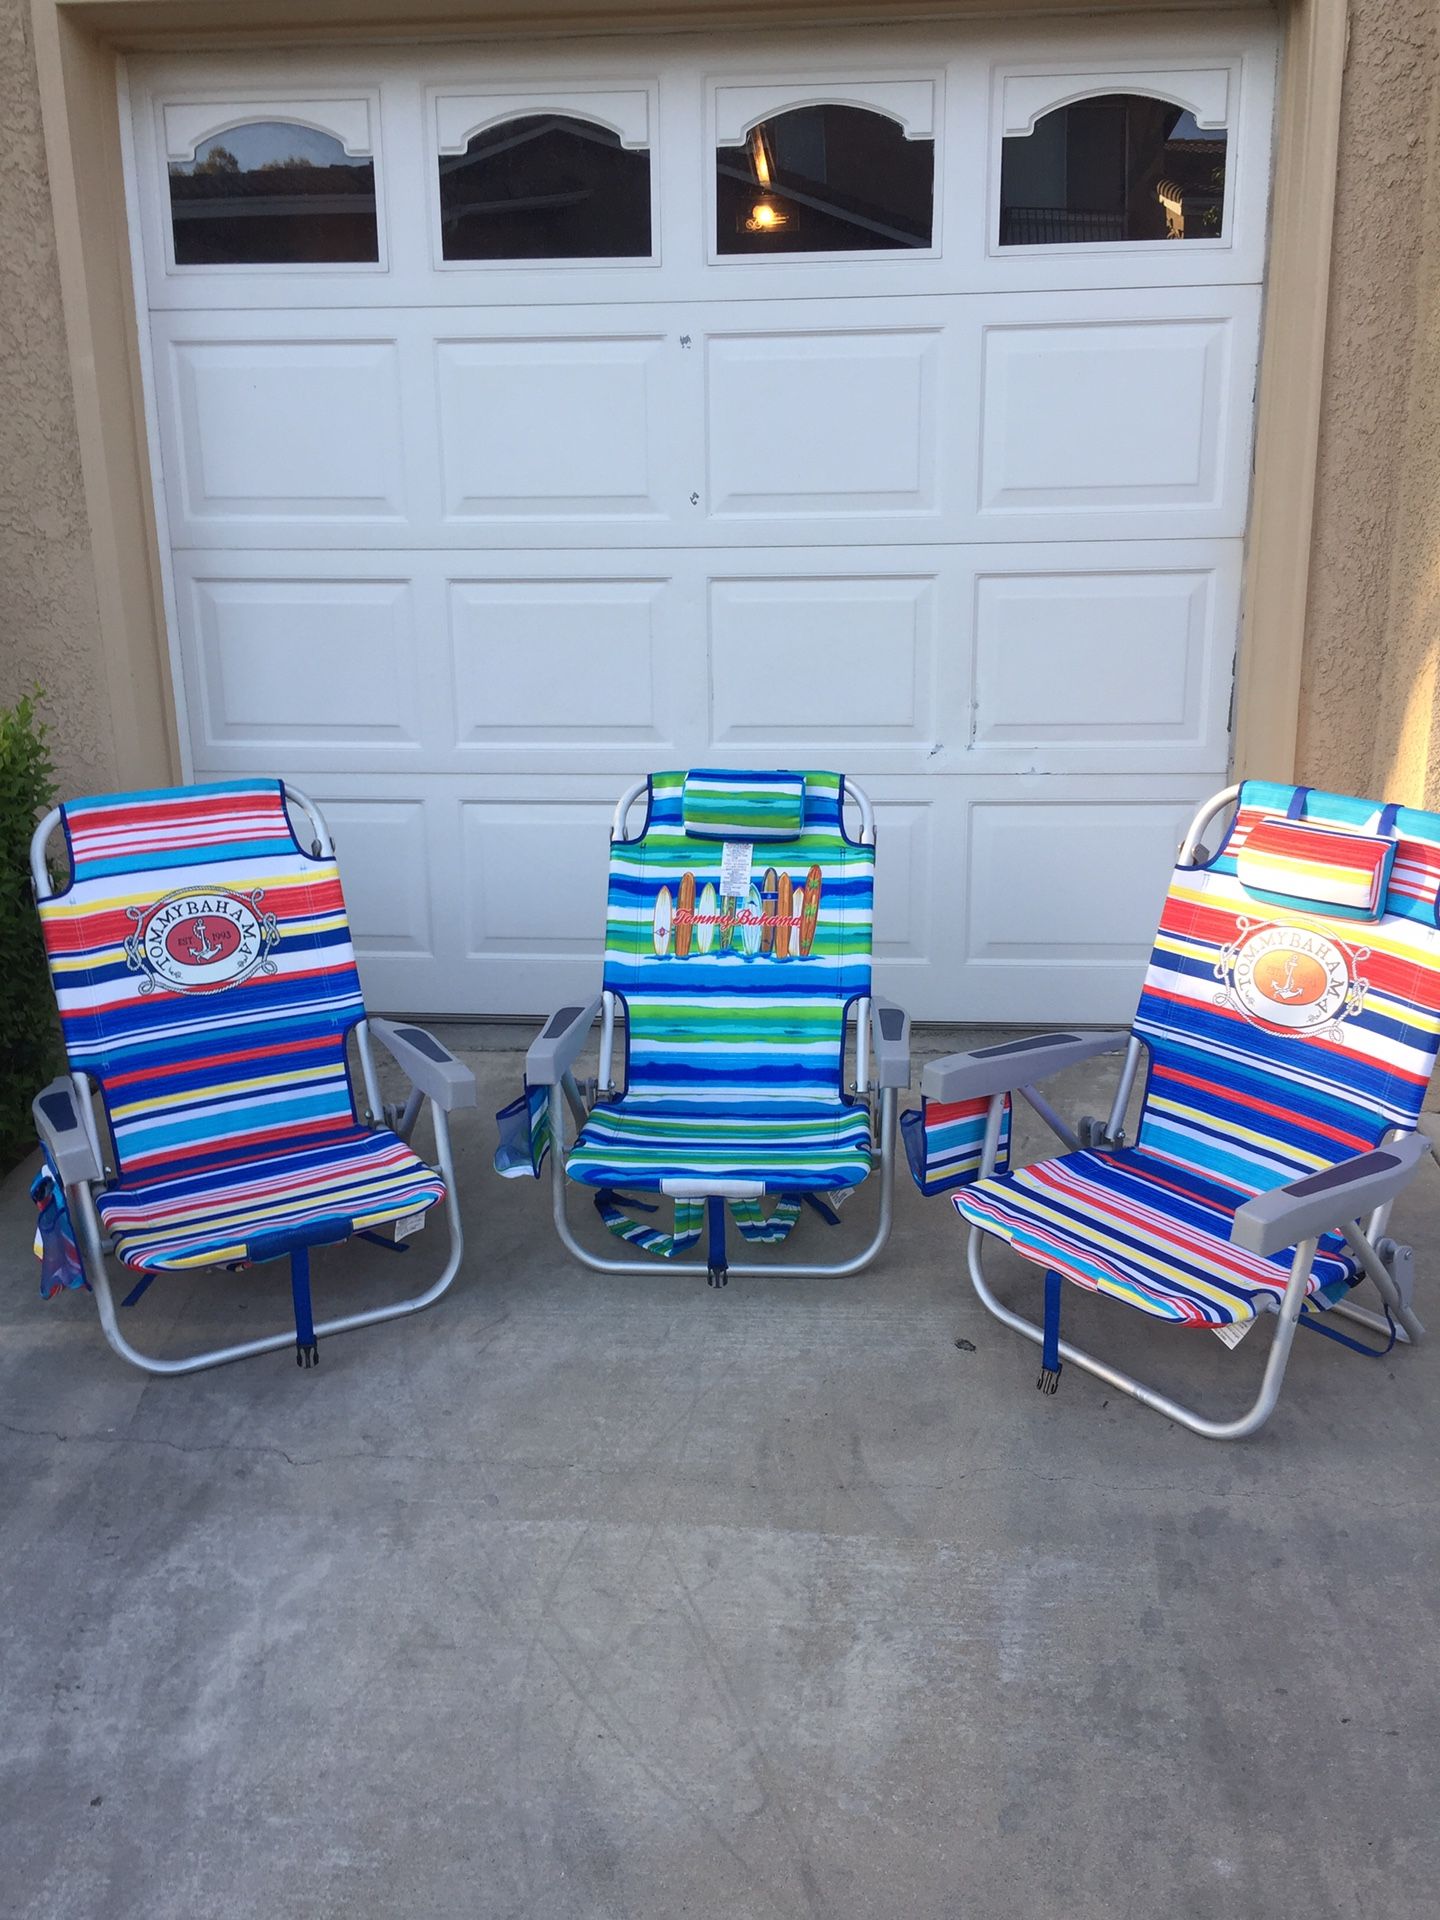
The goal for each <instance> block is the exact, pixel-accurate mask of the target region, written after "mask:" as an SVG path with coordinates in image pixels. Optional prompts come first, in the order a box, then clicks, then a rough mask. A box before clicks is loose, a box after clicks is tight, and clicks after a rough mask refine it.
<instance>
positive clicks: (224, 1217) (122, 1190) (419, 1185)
mask: <svg viewBox="0 0 1440 1920" xmlns="http://www.w3.org/2000/svg"><path fill="white" fill-rule="evenodd" d="M444 1197H445V1183H444V1181H443V1180H442V1179H441V1178H440V1175H439V1174H438V1173H436V1172H434V1170H433V1169H432V1168H430V1167H427V1166H426V1165H425V1163H424V1161H423V1160H421V1159H420V1158H419V1157H418V1156H417V1155H416V1154H414V1153H412V1152H411V1151H410V1149H409V1147H407V1146H406V1145H405V1143H404V1141H403V1140H401V1139H399V1138H397V1136H396V1135H395V1134H393V1133H389V1132H386V1131H384V1130H383V1129H375V1128H370V1127H360V1126H356V1127H353V1128H351V1129H350V1130H349V1131H347V1132H345V1133H343V1134H341V1135H340V1136H339V1137H338V1138H333V1139H327V1140H326V1141H325V1142H324V1143H323V1144H321V1145H316V1146H308V1147H306V1148H305V1149H303V1151H299V1152H291V1153H277V1154H267V1155H265V1156H264V1157H263V1158H261V1159H256V1160H247V1161H244V1162H243V1163H241V1164H240V1165H236V1166H226V1167H218V1168H216V1167H212V1168H209V1169H208V1170H202V1171H196V1172H190V1173H186V1174H184V1175H181V1176H179V1177H177V1178H173V1179H166V1180H140V1181H121V1182H120V1183H119V1184H118V1185H116V1186H113V1187H111V1188H109V1189H108V1190H107V1191H106V1192H104V1193H101V1194H97V1196H96V1206H97V1208H98V1210H99V1214H100V1218H101V1220H102V1221H103V1222H104V1225H105V1228H106V1231H107V1232H108V1233H109V1234H110V1235H111V1237H112V1238H113V1240H114V1244H115V1251H116V1253H117V1254H118V1255H119V1257H120V1259H121V1260H123V1261H124V1263H125V1265H126V1266H127V1267H140V1268H146V1269H150V1268H169V1267H213V1266H227V1265H230V1264H232V1263H234V1262H239V1261H244V1260H253V1259H268V1258H271V1257H273V1256H274V1254H275V1253H277V1252H279V1251H285V1250H288V1249H289V1248H291V1247H300V1246H323V1245H326V1244H328V1243H329V1242H331V1241H335V1240H346V1239H348V1238H349V1237H350V1235H351V1234H353V1233H360V1232H363V1231H364V1230H365V1229H366V1228H368V1227H376V1226H380V1225H382V1224H383V1223H384V1222H386V1221H387V1220H398V1219H400V1218H401V1217H402V1216H403V1215H405V1214H408V1213H420V1212H423V1211H425V1210H426V1209H427V1208H429V1207H432V1206H434V1205H435V1203H436V1202H437V1201H438V1200H443V1199H444Z"/></svg>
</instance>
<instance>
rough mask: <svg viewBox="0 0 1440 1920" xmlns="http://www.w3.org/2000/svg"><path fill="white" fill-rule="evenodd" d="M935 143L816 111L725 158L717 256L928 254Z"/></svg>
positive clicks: (719, 183)
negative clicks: (918, 250) (913, 251)
mask: <svg viewBox="0 0 1440 1920" xmlns="http://www.w3.org/2000/svg"><path fill="white" fill-rule="evenodd" d="M934 198H935V143H934V141H933V140H922V139H914V140H912V139H910V138H908V137H907V135H906V132H905V130H904V128H903V127H902V126H901V125H900V124H899V122H898V121H896V120H893V119H891V118H890V116H889V115H888V114H883V113H872V112H871V111H869V110H868V109H867V108H864V107H846V106H829V105H825V106H806V107H796V108H794V109H792V110H791V111H790V112H788V113H778V114H775V115H774V116H773V117H771V118H770V119H767V120H762V121H760V122H759V123H758V124H757V125H755V126H753V127H751V128H750V130H749V132H748V133H747V134H746V136H745V142H744V144H743V145H742V146H734V147H730V146H721V147H717V149H716V153H715V204H716V215H717V218H716V235H715V246H716V251H717V252H718V253H721V254H774V253H869V252H879V251H885V250H894V249H896V248H908V247H928V246H929V245H930V244H931V228H932V222H933V215H934Z"/></svg>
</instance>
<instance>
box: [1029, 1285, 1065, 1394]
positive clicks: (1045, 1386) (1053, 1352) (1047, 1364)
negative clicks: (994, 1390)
mask: <svg viewBox="0 0 1440 1920" xmlns="http://www.w3.org/2000/svg"><path fill="white" fill-rule="evenodd" d="M1064 1284H1065V1282H1064V1281H1063V1280H1062V1279H1061V1277H1060V1275H1059V1274H1058V1273H1056V1271H1055V1269H1054V1268H1053V1267H1048V1268H1047V1269H1046V1271H1045V1338H1044V1339H1043V1340H1042V1341H1041V1342H1040V1378H1039V1379H1038V1380H1037V1381H1036V1382H1035V1384H1036V1386H1037V1387H1038V1388H1039V1389H1040V1391H1041V1393H1054V1392H1055V1390H1056V1388H1057V1387H1058V1386H1059V1385H1060V1289H1061V1288H1062V1287H1063V1286H1064Z"/></svg>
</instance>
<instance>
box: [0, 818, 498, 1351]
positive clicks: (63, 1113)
mask: <svg viewBox="0 0 1440 1920" xmlns="http://www.w3.org/2000/svg"><path fill="white" fill-rule="evenodd" d="M285 797H286V800H287V801H288V802H291V803H293V804H294V805H295V806H296V807H297V808H298V809H299V810H300V812H302V813H303V814H304V815H305V816H306V818H307V819H308V820H309V822H310V825H311V828H312V830H313V838H312V841H311V852H312V854H313V855H314V856H315V857H316V858H317V859H333V858H334V854H335V844H334V841H333V840H332V838H331V835H330V830H329V828H328V827H327V826H326V824H325V818H324V815H323V814H322V813H321V810H320V808H319V807H318V806H317V805H316V803H315V802H314V801H313V800H312V799H310V798H309V796H308V795H307V794H304V793H302V792H300V791H299V789H298V788H295V787H292V786H291V785H289V783H288V782H287V783H286V786H285ZM60 819H61V809H60V808H59V807H53V808H52V809H51V810H50V812H49V813H47V814H46V816H45V818H44V819H43V820H42V821H41V822H40V824H39V826H38V827H37V828H36V829H35V832H34V834H33V836H32V838H31V841H30V878H31V884H32V886H33V888H34V892H35V897H36V899H37V900H39V899H40V898H41V897H42V896H43V895H46V894H48V893H49V891H50V875H49V870H48V868H47V866H46V861H45V848H46V845H47V843H48V841H49V839H50V836H51V835H52V834H53V833H54V831H55V829H56V827H57V826H58V825H59V824H60ZM352 1031H353V1032H354V1035H355V1042H356V1049H357V1052H358V1054H359V1059H360V1073H361V1081H362V1084H363V1086H364V1089H365V1101H366V1110H365V1112H364V1114H363V1116H362V1117H363V1119H364V1121H365V1122H366V1123H367V1124H368V1125H371V1126H379V1125H380V1124H382V1122H385V1121H391V1122H393V1131H394V1132H395V1133H396V1134H397V1135H398V1136H399V1137H400V1138H401V1139H402V1140H404V1141H406V1143H407V1144H408V1143H409V1140H410V1136H411V1133H412V1132H413V1130H414V1127H415V1124H416V1121H417V1119H418V1116H419V1113H420V1110H421V1108H422V1106H424V1105H426V1104H428V1105H429V1107H430V1111H431V1117H432V1121H433V1125H434V1131H435V1155H436V1161H437V1164H438V1168H439V1171H440V1173H441V1174H442V1176H443V1177H444V1181H445V1203H444V1204H445V1219H446V1225H447V1232H448V1251H447V1254H446V1259H445V1264H444V1267H443V1269H442V1271H441V1273H440V1276H439V1278H438V1279H437V1280H435V1281H433V1282H432V1283H431V1285H430V1286H428V1287H426V1288H424V1289H423V1290H422V1291H421V1292H419V1293H416V1294H412V1295H410V1296H409V1297H408V1298H406V1299H403V1300H399V1301H396V1302H394V1303H392V1304H391V1305H389V1306H384V1307H372V1308H369V1309H367V1310H366V1311H364V1312H360V1313H347V1314H339V1315H336V1316H335V1317H334V1318H333V1319H330V1320H317V1321H316V1323H315V1337H316V1339H317V1340H319V1339H321V1338H323V1337H325V1336H327V1335H329V1334H333V1333H348V1332H350V1331H352V1330H353V1329H354V1328H357V1327H368V1326H374V1325H376V1324H377V1323H378V1322H379V1321H382V1320H397V1319H400V1318H402V1317H403V1316H405V1315H407V1314H412V1313H419V1312H420V1311H421V1310H422V1309H423V1308H425V1307H429V1306H433V1305H434V1303H435V1302H436V1301H437V1300H438V1299H440V1297H441V1295H442V1294H444V1293H445V1292H447V1291H448V1289H449V1287H450V1284H451V1282H452V1281H453V1280H454V1278H455V1276H456V1274H457V1273H458V1272H459V1270H460V1263H461V1260H462V1259H463V1257H464V1252H465V1234H464V1228H463V1226H462V1225H461V1220H460V1205H459V1201H458V1199H457V1197H456V1190H455V1164H454V1156H453V1153H452V1151H451V1144H450V1123H449V1115H450V1113H451V1112H452V1111H454V1110H455V1109H456V1108H458V1107H465V1106H474V1105H475V1101H476V1093H475V1079H474V1075H473V1074H471V1072H470V1070H469V1068H468V1067H465V1066H464V1065H463V1064H462V1063H461V1062H460V1061H459V1060H457V1059H456V1058H455V1056H454V1055H453V1054H452V1053H451V1052H450V1051H449V1049H448V1048H446V1047H445V1046H443V1045H442V1044H441V1042H440V1041H438V1040H437V1039H436V1038H435V1037H434V1035H433V1034H430V1033H427V1032H426V1031H425V1030H424V1028H422V1027H417V1026H415V1025H413V1023H411V1022H408V1021H407V1022H405V1023H404V1024H403V1025H397V1024H395V1023H393V1022H391V1021H388V1020H371V1019H368V1018H367V1019H363V1020H360V1021H358V1022H357V1023H356V1025H355V1027H354V1028H353V1029H352ZM372 1037H373V1038H374V1039H376V1040H378V1041H379V1042H380V1044H381V1045H382V1046H383V1047H384V1048H385V1049H386V1051H387V1052H388V1053H390V1054H391V1056H392V1057H393V1058H394V1059H395V1060H396V1062H397V1064H398V1065H399V1066H400V1067H401V1068H402V1070H403V1071H404V1072H405V1073H406V1076H407V1078H408V1079H409V1080H410V1083H411V1085H410V1093H409V1095H408V1097H407V1099H406V1102H405V1106H404V1108H403V1110H400V1111H394V1110H390V1111H387V1109H386V1108H385V1107H384V1106H383V1105H382V1102H381V1099H380V1092H379V1080H378V1077H377V1074H376V1068H375V1054H374V1048H373V1046H372V1044H371V1041H372ZM33 1111H34V1115H35V1124H36V1128H37V1130H38V1132H39V1135H40V1138H41V1140H42V1142H43V1143H44V1145H45V1147H46V1149H47V1151H48V1152H49V1154H50V1157H51V1160H52V1162H53V1164H54V1166H55V1169H56V1172H57V1174H58V1175H59V1176H60V1179H61V1181H62V1183H63V1185H64V1188H65V1197H66V1202H67V1205H68V1206H69V1208H70V1216H71V1219H72V1221H73V1222H74V1226H75V1230H76V1244H77V1246H78V1247H79V1250H80V1257H81V1261H82V1264H83V1266H84V1269H85V1278H86V1279H87V1280H88V1281H89V1283H90V1288H91V1291H92V1292H93V1294H94V1296H95V1305H96V1307H97V1309H98V1311H99V1315H100V1326H101V1330H102V1332H103V1333H104V1335H105V1338H106V1340H107V1341H108V1342H109V1343H110V1345H111V1346H112V1347H113V1348H114V1350H115V1352H116V1353H118V1354H119V1355H120V1357H121V1359H122V1360H128V1361H130V1363H131V1364H132V1365H133V1366H137V1367H140V1368H141V1369H143V1371H144V1372H146V1373H151V1374H160V1375H168V1374H183V1373H199V1372H201V1371H203V1370H204V1369H206V1368H209V1367H219V1366H225V1365H227V1364H228V1363H229V1362H230V1361H232V1360H245V1359H248V1358H249V1357H250V1356H251V1355H252V1354H258V1353H274V1352H276V1351H278V1350H279V1349H281V1348H284V1347H293V1346H294V1344H295V1331H294V1328H293V1327H289V1328H287V1329H286V1330H285V1331H284V1332H281V1333H273V1334H263V1335H260V1336H259V1337H258V1338H256V1339H253V1340H241V1341H237V1342H235V1343H233V1344H231V1345H229V1346H223V1347H210V1348H204V1349H201V1350H200V1351H198V1352H195V1353H190V1354H184V1355H181V1356H179V1357H177V1358H174V1359H164V1358H160V1357H159V1356H157V1355H155V1354H149V1353H144V1352H142V1351H141V1349H140V1348H138V1347H137V1346H135V1345H134V1344H133V1342H131V1341H130V1340H127V1339H126V1337H125V1335H124V1334H123V1333H122V1332H121V1330H120V1325H119V1318H118V1315H117V1312H116V1302H115V1296H114V1293H113V1291H112V1288H111V1285H110V1275H109V1271H108V1268H107V1265H106V1261H107V1257H108V1256H109V1254H110V1253H111V1252H112V1245H111V1240H110V1236H109V1235H108V1234H107V1233H106V1232H105V1230H104V1227H103V1226H102V1224H101V1221H100V1216H99V1213H98V1211H97V1209H96V1205H95V1194H96V1191H97V1189H103V1188H104V1187H105V1186H106V1185H108V1184H109V1181H110V1179H111V1178H113V1171H112V1172H107V1170H106V1156H105V1152H104V1148H103V1144H102V1136H101V1131H100V1125H99V1120H98V1118H97V1114H96V1108H95V1090H94V1087H93V1085H92V1083H91V1079H90V1076H89V1075H88V1074H86V1073H77V1072H74V1071H73V1070H72V1071H71V1072H69V1073H65V1074H62V1075H60V1076H58V1077H57V1078H56V1079H55V1080H52V1081H51V1082H50V1084H49V1086H47V1087H46V1088H45V1089H44V1091H43V1092H42V1093H41V1094H39V1095H38V1096H37V1097H36V1099H35V1101H34V1103H33ZM332 1244H343V1243H332ZM277 1257H278V1258H282V1259H283V1258H285V1257H286V1256H284V1255H280V1256H277ZM188 1271H205V1269H195V1270H188ZM160 1272H163V1269H158V1270H156V1277H159V1274H160Z"/></svg>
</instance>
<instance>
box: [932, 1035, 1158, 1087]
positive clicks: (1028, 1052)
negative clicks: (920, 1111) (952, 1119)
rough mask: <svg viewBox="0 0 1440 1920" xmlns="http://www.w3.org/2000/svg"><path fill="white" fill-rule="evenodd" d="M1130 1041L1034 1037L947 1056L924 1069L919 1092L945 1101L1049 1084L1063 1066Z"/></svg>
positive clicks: (1102, 1037)
mask: <svg viewBox="0 0 1440 1920" xmlns="http://www.w3.org/2000/svg"><path fill="white" fill-rule="evenodd" d="M1129 1038H1130V1036H1129V1034H1128V1033H1033V1034H1031V1035H1029V1037H1028V1038H1026V1039H1024V1040H1005V1041H1002V1042H1001V1043H1000V1045H999V1046H995V1047H977V1048H976V1049H975V1051H974V1052H973V1053H947V1054H946V1055H945V1057H944V1059H943V1060H932V1061H931V1062H930V1063H929V1065H928V1066H926V1067H925V1068H923V1069H922V1071H921V1074H920V1091H921V1092H922V1093H923V1094H924V1095H925V1097H926V1098H927V1099H928V1100H945V1101H950V1100H982V1099H984V1098H985V1097H986V1096H987V1095H989V1094H996V1093H1010V1092H1012V1091H1013V1090H1014V1089H1015V1088H1016V1087H1031V1086H1034V1084H1035V1082H1036V1081H1037V1080H1048V1079H1049V1077H1050V1075H1051V1074H1052V1073H1059V1072H1060V1070H1061V1068H1062V1067H1073V1066H1075V1065H1076V1064H1077V1063H1078V1062H1079V1061H1081V1060H1093V1059H1095V1058H1096V1056H1097V1055H1098V1054H1102V1053H1117V1052H1118V1051H1119V1050H1120V1048H1121V1047H1123V1046H1124V1045H1125V1044H1126V1042H1127V1041H1128V1040H1129Z"/></svg>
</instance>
